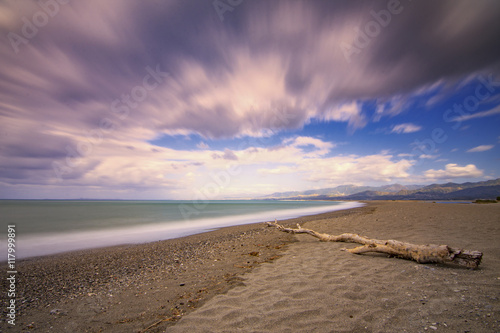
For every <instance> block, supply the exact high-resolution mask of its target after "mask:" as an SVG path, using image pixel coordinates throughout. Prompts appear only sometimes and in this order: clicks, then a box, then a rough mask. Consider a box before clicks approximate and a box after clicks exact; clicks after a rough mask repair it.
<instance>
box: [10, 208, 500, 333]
mask: <svg viewBox="0 0 500 333" xmlns="http://www.w3.org/2000/svg"><path fill="white" fill-rule="evenodd" d="M296 222H300V223H304V225H305V226H306V227H308V228H311V229H315V230H318V231H321V232H327V233H332V234H339V233H342V232H353V233H359V234H362V235H365V236H368V237H371V238H379V239H390V238H392V239H398V240H401V241H407V242H413V243H417V244H426V243H434V244H447V245H450V246H453V247H461V248H466V249H470V250H480V251H482V252H483V253H484V258H483V262H482V264H481V266H480V269H479V270H468V269H460V268H453V267H446V266H442V265H432V264H429V265H420V264H417V263H416V262H412V261H408V260H402V259H397V258H388V257H387V256H385V255H381V254H364V255H353V254H350V253H348V252H345V251H340V249H341V248H343V247H353V246H355V245H354V244H343V243H323V242H319V241H318V240H317V239H315V238H312V237H310V236H308V235H289V234H285V233H282V232H279V231H278V230H276V229H275V228H269V227H266V226H265V225H264V224H262V223H261V224H254V225H246V226H237V227H230V228H224V229H220V230H217V231H213V232H210V233H204V234H200V235H195V236H190V237H186V238H183V239H177V240H169V241H164V242H155V243H149V244H142V245H135V246H121V247H113V248H106V249H96V250H90V251H81V252H74V253H69V254H62V255H59V256H51V257H46V258H36V259H32V260H26V261H23V262H21V263H19V265H18V266H19V268H18V270H19V271H20V272H21V273H20V276H21V279H20V281H19V291H20V294H21V298H20V299H19V303H20V304H23V306H21V308H20V312H19V314H18V317H17V325H16V327H15V328H12V327H9V326H7V329H5V331H6V332H141V331H145V332H425V331H427V332H429V331H431V332H432V331H439V332H500V300H499V298H500V242H499V240H500V237H499V236H500V204H484V205H476V204H439V203H426V202H370V203H368V205H367V206H366V207H363V208H357V209H352V210H348V211H339V212H333V213H327V214H321V215H316V216H310V217H304V218H299V219H293V220H290V221H288V222H285V224H288V225H290V224H293V223H296ZM2 269H3V268H2ZM2 288H3V287H2ZM3 308H4V307H2V309H3ZM4 318H5V315H3V318H2V320H4ZM4 324H5V322H2V328H3V327H5V325H4Z"/></svg>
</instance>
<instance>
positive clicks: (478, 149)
mask: <svg viewBox="0 0 500 333" xmlns="http://www.w3.org/2000/svg"><path fill="white" fill-rule="evenodd" d="M493 147H495V146H494V145H481V146H477V147H474V148H471V149H469V150H467V152H468V153H478V152H483V151H487V150H490V149H492V148H493Z"/></svg>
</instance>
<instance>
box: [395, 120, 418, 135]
mask: <svg viewBox="0 0 500 333" xmlns="http://www.w3.org/2000/svg"><path fill="white" fill-rule="evenodd" d="M421 129H422V127H421V126H418V125H414V124H409V123H408V124H399V125H394V126H393V127H392V130H391V133H397V134H401V133H414V132H418V131H420V130H421Z"/></svg>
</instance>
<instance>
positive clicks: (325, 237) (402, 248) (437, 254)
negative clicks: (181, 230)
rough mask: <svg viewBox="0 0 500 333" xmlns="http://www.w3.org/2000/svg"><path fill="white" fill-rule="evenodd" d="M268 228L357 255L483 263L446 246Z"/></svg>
mask: <svg viewBox="0 0 500 333" xmlns="http://www.w3.org/2000/svg"><path fill="white" fill-rule="evenodd" d="M267 225H268V226H272V227H276V228H277V229H278V230H280V231H283V232H288V233H292V234H309V235H311V236H313V237H316V238H318V239H319V240H320V241H322V242H345V243H357V244H363V246H358V247H356V248H353V249H342V250H344V251H348V252H351V253H354V254H362V253H366V252H379V253H386V254H389V255H391V256H395V257H399V258H403V259H409V260H415V261H416V262H418V263H419V264H427V263H439V264H452V265H458V266H462V267H467V268H472V269H476V268H478V266H479V264H480V263H481V258H482V257H483V253H482V252H479V251H469V250H462V249H455V248H452V247H449V246H447V245H433V244H429V245H415V244H410V243H404V242H400V241H396V240H378V239H370V238H367V237H363V236H360V235H358V234H351V233H344V234H341V235H338V236H335V235H329V234H323V233H320V232H317V231H314V230H310V229H304V228H302V227H301V226H300V225H299V224H297V229H292V228H286V227H284V226H282V225H280V224H278V222H277V221H276V220H275V221H274V222H267Z"/></svg>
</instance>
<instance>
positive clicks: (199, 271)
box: [0, 204, 370, 332]
mask: <svg viewBox="0 0 500 333" xmlns="http://www.w3.org/2000/svg"><path fill="white" fill-rule="evenodd" d="M369 206H370V204H367V205H366V206H362V207H358V208H351V209H344V210H336V211H332V212H327V213H322V214H316V215H308V216H303V217H298V218H292V219H287V220H281V221H280V223H284V224H285V225H291V226H294V225H296V224H297V223H301V224H302V223H305V222H308V221H312V220H318V219H320V220H321V219H331V218H338V217H340V216H347V215H351V214H356V213H359V212H361V211H364V210H366V209H369V208H368V207H369ZM294 242H295V238H294V236H293V235H289V234H284V233H278V234H277V233H276V232H275V230H273V228H268V227H267V226H265V224H264V223H263V222H259V223H252V224H243V225H236V226H228V227H222V228H218V229H216V230H212V231H207V232H203V233H199V234H195V235H189V236H185V237H181V238H174V239H167V240H163V241H156V242H149V243H143V244H129V245H117V246H111V247H103V248H96V249H85V250H76V251H71V252H65V253H58V254H53V255H49V256H40V257H31V258H25V259H21V260H19V261H17V262H16V269H17V271H18V272H19V274H18V277H19V281H18V287H17V288H18V298H17V311H18V315H17V319H16V321H17V323H16V328H15V329H14V330H16V331H17V330H19V329H20V328H22V329H23V330H22V331H23V332H24V331H26V332H28V331H33V330H34V331H37V330H40V331H49V329H50V327H53V328H54V331H57V329H59V331H61V332H63V331H71V330H74V329H76V330H78V329H81V326H82V325H89V326H88V327H87V328H85V329H88V330H90V331H93V330H95V331H98V327H102V328H103V329H104V330H105V331H106V332H108V331H110V332H113V331H116V332H122V331H140V330H141V329H144V328H145V327H147V326H149V325H151V324H153V323H155V322H157V321H158V320H160V319H165V318H172V319H171V320H169V321H165V322H162V325H159V326H161V327H163V326H165V325H166V326H169V325H171V324H173V323H174V322H175V321H176V320H177V319H178V318H180V317H178V316H179V315H180V314H185V313H189V312H190V311H192V310H193V309H195V308H198V307H199V306H201V305H202V304H204V302H206V301H207V300H208V299H210V298H212V297H213V296H215V295H217V294H220V293H224V292H227V291H228V290H229V289H231V288H233V287H234V286H237V285H238V284H241V277H240V276H241V275H244V274H245V273H248V272H250V271H251V270H252V269H253V268H255V267H257V266H259V265H260V264H262V263H265V262H272V261H273V260H276V259H277V258H279V257H280V256H281V255H282V253H283V251H284V250H285V249H286V248H287V246H288V245H290V244H292V243H294ZM5 264H6V262H3V263H2V264H0V266H1V267H2V269H3V270H4V271H6V268H5ZM5 283H6V281H3V282H2V288H6V285H5ZM3 290H5V289H3ZM152 293H153V294H155V295H156V296H154V297H155V300H152V299H151V297H152V295H151V294H152ZM3 297H5V296H4V295H3ZM3 297H2V303H3V306H2V313H3V315H2V322H5V321H6V313H5V310H6V301H7V299H6V298H3ZM131 301H133V303H131ZM140 308H144V309H147V311H144V310H142V311H141V310H140ZM88 317H99V318H100V319H98V320H96V322H95V323H89V322H88V320H87V319H88ZM110 318H112V319H110ZM8 327H11V326H10V325H9V326H8ZM56 328H57V329H56ZM152 331H153V332H154V330H152Z"/></svg>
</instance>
